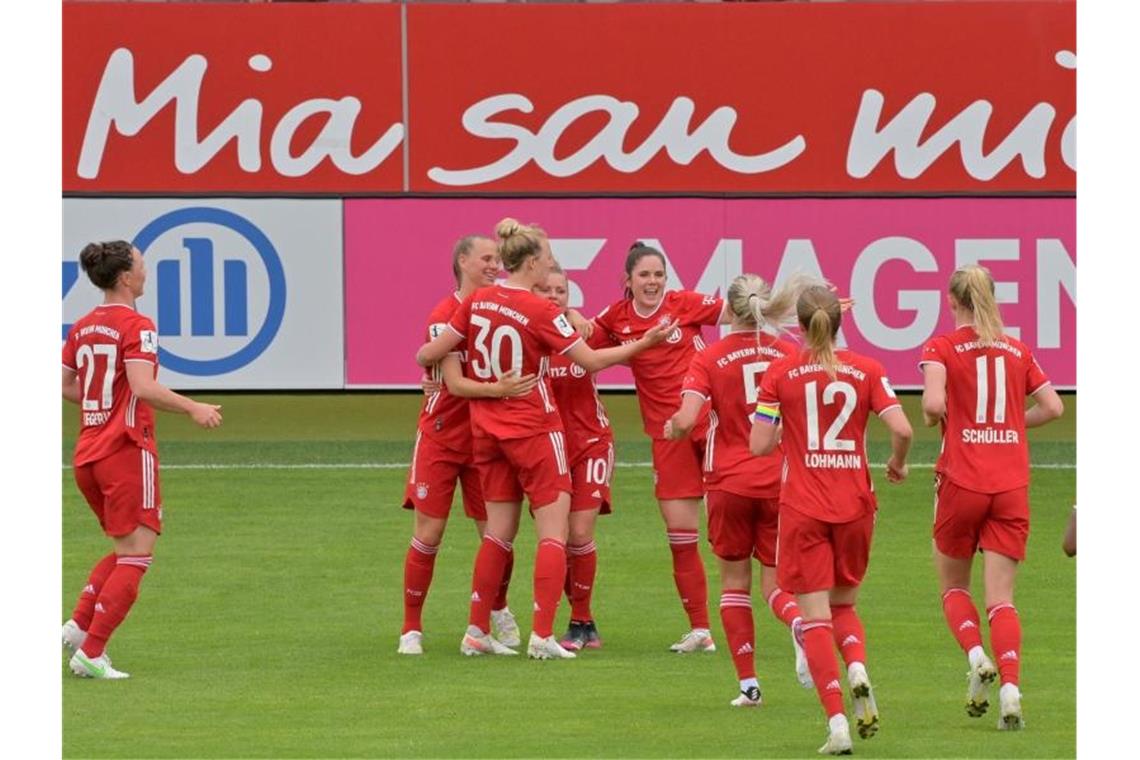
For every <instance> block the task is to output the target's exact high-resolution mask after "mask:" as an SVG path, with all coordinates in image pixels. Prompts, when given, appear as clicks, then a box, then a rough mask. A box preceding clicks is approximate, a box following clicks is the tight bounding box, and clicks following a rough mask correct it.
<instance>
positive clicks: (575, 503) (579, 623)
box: [535, 266, 614, 651]
mask: <svg viewBox="0 0 1140 760" xmlns="http://www.w3.org/2000/svg"><path fill="white" fill-rule="evenodd" d="M535 293H537V294H538V295H540V296H542V297H543V298H546V299H547V300H549V301H550V302H551V303H553V304H554V305H555V306H557V307H558V308H559V310H561V311H562V312H563V313H565V312H566V310H567V305H568V302H569V295H570V293H569V282H568V281H567V279H566V273H565V272H563V271H562V268H561V267H559V266H555V268H554V270H553V271H552V272H551V273H550V275H548V276H547V278H546V282H545V283H543V284H541V285H538V286H536V287H535ZM587 344H588V345H589V346H590V347H591V348H604V347H606V346H608V345H610V343H609V341H608V339H606V337H605V335H604V334H603V333H602V332H601V331H600V330H598V331H595V332H594V333H593V335H592V336H591V337H590V338H589V339H588V340H587ZM549 376H550V387H551V390H552V391H553V392H554V400H555V403H556V404H557V405H558V412H559V415H560V416H561V417H562V425H563V427H564V430H565V433H566V456H567V459H568V461H569V463H570V482H571V485H572V486H573V488H574V490H573V492H572V493H571V495H570V524H569V540H568V541H567V544H566V559H567V564H566V597H567V599H568V600H569V602H570V625H569V628H568V629H567V631H566V633H565V634H563V636H562V639H561V641H560V643H561V644H562V646H563V647H564V648H566V649H569V650H570V651H577V650H580V649H582V648H584V647H585V648H590V649H598V648H600V647H601V646H602V639H601V636H600V635H599V634H598V626H597V623H596V622H595V621H594V614H593V611H592V610H591V609H590V602H591V600H592V599H593V593H594V579H595V577H596V575H597V567H598V552H597V546H596V544H595V543H594V530H595V527H596V525H597V522H598V514H599V513H600V514H609V513H610V512H611V511H612V507H611V504H610V479H611V478H612V477H613V470H614V436H613V431H612V430H611V429H610V420H609V417H608V416H607V415H606V408H605V406H604V405H603V404H602V400H601V398H599V397H598V389H597V385H596V383H595V379H594V378H595V375H594V374H593V373H591V372H587V371H586V370H585V369H583V368H582V366H581V365H579V364H576V363H575V362H573V361H572V360H571V359H569V358H568V357H566V356H564V355H561V354H552V355H551V357H550V369H549Z"/></svg>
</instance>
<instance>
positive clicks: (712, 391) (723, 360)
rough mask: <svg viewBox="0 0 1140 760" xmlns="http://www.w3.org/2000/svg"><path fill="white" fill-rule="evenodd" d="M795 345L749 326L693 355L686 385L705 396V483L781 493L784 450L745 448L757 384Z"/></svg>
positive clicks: (757, 493) (746, 492) (743, 491)
mask: <svg viewBox="0 0 1140 760" xmlns="http://www.w3.org/2000/svg"><path fill="white" fill-rule="evenodd" d="M796 351H797V348H796V346H795V345H794V344H792V343H790V342H789V341H786V340H781V339H779V338H776V337H774V336H772V335H769V334H767V333H761V334H760V337H759V341H758V340H757V336H756V333H755V332H754V331H752V330H747V331H742V332H734V333H729V334H728V335H726V336H725V337H724V338H722V339H721V340H719V341H717V342H715V343H713V344H712V345H710V346H709V347H708V348H707V349H705V350H704V351H702V352H701V353H699V354H697V355H696V356H695V357H694V359H693V363H692V365H691V366H690V370H689V375H690V376H689V377H686V378H685V385H684V388H685V389H686V390H696V391H697V392H698V393H700V394H701V395H702V396H704V397H705V398H707V399H709V401H710V402H711V403H710V411H709V430H708V439H707V443H706V447H705V484H706V486H707V487H708V488H709V489H710V490H726V491H729V492H730V493H735V494H739V495H741V496H753V497H757V498H771V497H774V496H775V495H776V494H777V493H779V488H780V474H781V470H782V468H783V460H784V457H783V454H782V452H781V451H780V450H779V449H777V450H776V451H773V452H772V453H771V454H768V455H767V456H763V457H755V456H753V455H752V452H751V451H750V448H749V437H750V434H751V428H752V411H753V409H755V407H756V399H757V396H758V395H759V389H760V383H761V381H762V379H763V377H764V373H765V372H766V371H767V370H768V368H769V367H770V366H771V364H772V362H774V361H777V360H779V359H781V358H783V357H785V356H788V355H791V354H794V353H796Z"/></svg>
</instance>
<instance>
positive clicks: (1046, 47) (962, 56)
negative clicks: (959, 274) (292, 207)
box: [63, 0, 1076, 195]
mask: <svg viewBox="0 0 1140 760" xmlns="http://www.w3.org/2000/svg"><path fill="white" fill-rule="evenodd" d="M63 10H64V14H63V17H64V36H63V51H64V55H63V66H64V72H63V73H64V76H63V82H64V91H63V94H64V104H63V106H64V124H63V137H64V146H63V148H64V150H63V157H64V160H63V188H64V191H65V192H68V193H136V192H137V193H183V192H185V193H211V192H214V193H216V192H248V193H269V194H274V193H302V194H303V193H328V194H348V193H362V194H368V193H377V194H389V193H401V192H413V193H463V194H470V193H511V194H527V193H582V194H606V193H623V194H638V193H647V194H652V193H671V194H680V193H690V194H691V193H733V194H736V193H741V194H793V195H794V194H813V193H839V194H849V195H877V194H918V195H922V194H968V195H987V194H1039V193H1040V194H1071V193H1074V192H1075V189H1076V175H1075V171H1074V167H1075V165H1076V155H1075V144H1076V31H1075V27H1076V7H1075V3H1073V2H1071V0H1058V1H1055V2H1035V1H1032V0H1029V1H1025V2H987V3H977V2H957V3H956V2H939V3H886V4H878V3H823V4H820V3H812V4H787V5H785V4H768V3H763V4H736V3H730V4H700V3H698V4H676V5H639V4H630V5H626V4H617V5H587V6H582V5H573V6H569V5H566V6H560V5H513V4H505V5H478V4H476V5H449V4H417V5H409V6H397V5H395V4H370V3H354V4H343V5H341V4H337V5H304V4H264V5H260V4H259V5H244V6H243V5H228V4H225V5H223V4H185V3H161V4H153V5H138V4H108V3H65V4H64V9H63ZM405 66H406V70H405Z"/></svg>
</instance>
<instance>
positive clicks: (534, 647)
mask: <svg viewBox="0 0 1140 760" xmlns="http://www.w3.org/2000/svg"><path fill="white" fill-rule="evenodd" d="M526 656H527V657H529V658H531V659H532V660H573V659H575V658H576V657H577V656H578V655H576V654H574V653H573V652H571V651H570V650H569V649H564V648H563V647H562V645H561V644H559V643H558V639H557V638H555V637H554V635H553V634H551V635H550V636H547V637H546V638H545V639H544V638H540V637H539V635H538V634H537V633H535V632H534V631H531V633H530V643H528V644H527V647H526Z"/></svg>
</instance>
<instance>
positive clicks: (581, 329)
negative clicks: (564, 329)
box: [566, 309, 597, 340]
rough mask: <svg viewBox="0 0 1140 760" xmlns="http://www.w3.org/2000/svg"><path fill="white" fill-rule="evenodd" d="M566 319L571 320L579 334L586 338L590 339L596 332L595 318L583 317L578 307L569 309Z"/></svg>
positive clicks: (572, 325)
mask: <svg viewBox="0 0 1140 760" xmlns="http://www.w3.org/2000/svg"><path fill="white" fill-rule="evenodd" d="M566 319H567V321H569V322H570V326H571V327H573V328H574V329H575V330H577V331H578V334H579V335H581V336H582V337H583V338H585V339H586V340H589V339H590V337H591V336H592V335H593V334H594V328H595V327H597V325H595V324H594V322H593V320H590V319H586V318H585V317H583V316H582V314H581V313H580V312H579V311H578V310H577V309H567V310H566Z"/></svg>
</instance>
